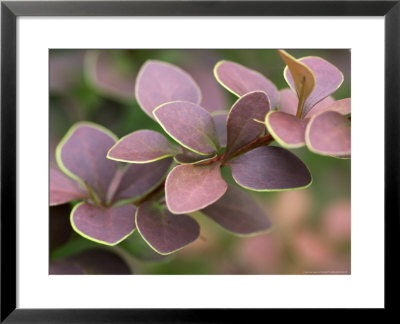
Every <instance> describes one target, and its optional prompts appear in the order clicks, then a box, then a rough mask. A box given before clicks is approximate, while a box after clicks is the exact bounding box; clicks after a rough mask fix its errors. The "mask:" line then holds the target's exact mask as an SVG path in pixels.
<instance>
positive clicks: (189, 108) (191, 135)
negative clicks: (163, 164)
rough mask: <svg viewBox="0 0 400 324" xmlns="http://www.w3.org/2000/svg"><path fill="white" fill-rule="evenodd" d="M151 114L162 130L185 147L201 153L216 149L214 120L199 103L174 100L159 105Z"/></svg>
mask: <svg viewBox="0 0 400 324" xmlns="http://www.w3.org/2000/svg"><path fill="white" fill-rule="evenodd" d="M153 114H154V116H155V117H156V119H157V121H158V122H159V123H160V124H161V126H162V127H163V128H164V130H165V131H166V132H167V133H168V134H169V135H170V136H171V137H172V138H173V139H175V140H176V141H177V142H178V143H179V144H181V145H182V146H184V147H186V148H187V149H189V150H191V151H193V152H195V153H197V154H203V155H208V154H211V153H214V152H215V151H217V150H218V146H219V145H218V137H217V131H216V129H215V125H214V121H213V119H212V117H211V115H210V114H209V112H208V111H207V110H205V109H204V108H202V107H200V106H199V105H196V104H193V103H190V102H183V101H175V102H170V103H166V104H164V105H161V106H160V107H158V108H157V109H155V110H154V112H153Z"/></svg>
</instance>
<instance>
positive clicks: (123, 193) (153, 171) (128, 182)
mask: <svg viewBox="0 0 400 324" xmlns="http://www.w3.org/2000/svg"><path fill="white" fill-rule="evenodd" d="M171 163H172V159H171V158H168V159H163V160H159V161H156V162H152V163H148V164H132V165H130V166H129V168H128V169H127V170H126V172H125V173H124V174H123V176H122V178H121V182H120V184H119V187H118V189H117V191H116V193H115V196H114V199H113V200H114V201H118V200H121V199H123V200H130V201H135V200H137V199H138V198H141V197H143V196H144V195H145V194H147V193H149V192H150V191H151V190H153V189H154V188H155V187H156V186H157V185H159V184H160V183H161V181H162V180H164V178H165V177H166V175H167V172H168V170H169V168H170V166H171ZM125 202H126V201H125Z"/></svg>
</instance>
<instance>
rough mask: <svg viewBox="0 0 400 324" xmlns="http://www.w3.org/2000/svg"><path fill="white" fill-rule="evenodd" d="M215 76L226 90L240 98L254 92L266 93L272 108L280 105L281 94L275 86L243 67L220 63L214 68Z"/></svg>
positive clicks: (230, 63)
mask: <svg viewBox="0 0 400 324" xmlns="http://www.w3.org/2000/svg"><path fill="white" fill-rule="evenodd" d="M214 75H215V78H216V79H217V81H218V82H219V83H220V84H221V85H222V86H223V87H224V88H226V89H227V90H229V91H230V92H232V93H233V94H234V95H236V96H238V97H241V96H243V95H245V94H246V93H249V92H253V91H264V92H265V93H266V94H267V95H268V98H269V100H270V103H271V108H275V107H276V105H277V104H278V100H279V93H278V90H277V89H276V87H275V85H274V84H273V83H272V82H271V81H270V80H268V79H267V78H266V77H264V76H263V75H262V74H260V73H258V72H256V71H254V70H251V69H249V68H246V67H244V66H243V65H240V64H237V63H234V62H229V61H220V62H218V63H217V64H216V65H215V67H214Z"/></svg>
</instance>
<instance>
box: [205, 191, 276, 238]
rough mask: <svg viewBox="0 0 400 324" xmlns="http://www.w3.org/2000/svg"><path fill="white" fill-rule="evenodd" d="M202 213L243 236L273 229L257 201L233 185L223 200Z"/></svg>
mask: <svg viewBox="0 0 400 324" xmlns="http://www.w3.org/2000/svg"><path fill="white" fill-rule="evenodd" d="M202 212H203V213H204V214H206V215H207V216H209V217H210V218H211V219H213V220H214V221H215V222H216V223H217V224H219V225H220V226H222V227H223V228H225V229H226V230H228V231H230V232H233V233H237V234H241V235H248V234H254V233H258V232H262V231H266V230H268V229H269V228H270V227H271V222H270V221H269V219H268V218H267V216H265V214H264V212H263V211H262V209H261V208H260V207H259V206H258V205H257V204H256V203H255V201H254V200H253V199H251V198H250V197H249V196H248V195H247V194H246V193H244V192H243V191H242V190H240V189H239V188H237V187H235V186H231V185H230V186H228V190H227V191H226V193H225V195H223V196H222V198H221V199H219V200H218V201H217V202H215V203H214V204H212V205H210V206H208V207H206V208H205V209H203V210H202Z"/></svg>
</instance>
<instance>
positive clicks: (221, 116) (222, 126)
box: [211, 111, 228, 147]
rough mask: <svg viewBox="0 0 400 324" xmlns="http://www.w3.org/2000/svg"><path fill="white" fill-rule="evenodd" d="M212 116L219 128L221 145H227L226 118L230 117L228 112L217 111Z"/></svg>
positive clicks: (218, 133) (218, 134) (217, 128)
mask: <svg viewBox="0 0 400 324" xmlns="http://www.w3.org/2000/svg"><path fill="white" fill-rule="evenodd" d="M211 116H212V118H213V120H214V124H215V128H216V130H217V136H218V141H219V144H220V146H221V147H225V146H226V141H227V129H226V120H227V118H228V112H227V111H216V112H215V113H213V114H212V115H211Z"/></svg>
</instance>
